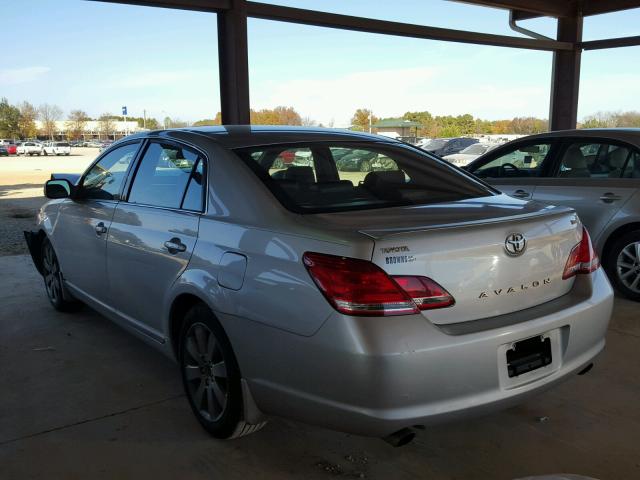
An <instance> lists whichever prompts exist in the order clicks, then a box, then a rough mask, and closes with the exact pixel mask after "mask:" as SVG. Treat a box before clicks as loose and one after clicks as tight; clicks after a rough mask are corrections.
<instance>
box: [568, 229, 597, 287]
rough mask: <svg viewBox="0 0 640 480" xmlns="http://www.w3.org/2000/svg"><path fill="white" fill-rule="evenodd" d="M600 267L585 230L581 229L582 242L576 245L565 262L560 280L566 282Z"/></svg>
mask: <svg viewBox="0 0 640 480" xmlns="http://www.w3.org/2000/svg"><path fill="white" fill-rule="evenodd" d="M599 267H600V258H599V257H598V254H597V253H596V252H595V250H594V249H593V245H592V244H591V238H590V237H589V232H587V229H586V228H584V227H582V240H580V243H578V244H577V245H576V246H575V247H573V250H571V253H570V254H569V259H568V260H567V265H566V266H565V267H564V273H563V274H562V279H563V280H567V279H568V278H571V277H573V276H575V275H577V274H579V273H591V272H593V271H595V270H597V269H598V268H599Z"/></svg>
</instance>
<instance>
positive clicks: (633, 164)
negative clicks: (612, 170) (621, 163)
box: [622, 152, 640, 178]
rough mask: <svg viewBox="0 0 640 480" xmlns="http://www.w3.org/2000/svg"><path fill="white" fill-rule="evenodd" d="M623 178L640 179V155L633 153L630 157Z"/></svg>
mask: <svg viewBox="0 0 640 480" xmlns="http://www.w3.org/2000/svg"><path fill="white" fill-rule="evenodd" d="M622 178H640V153H638V152H632V153H631V155H629V159H628V160H627V164H626V165H625V168H624V171H623V172H622Z"/></svg>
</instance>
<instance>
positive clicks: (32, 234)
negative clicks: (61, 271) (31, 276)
mask: <svg viewBox="0 0 640 480" xmlns="http://www.w3.org/2000/svg"><path fill="white" fill-rule="evenodd" d="M23 233H24V239H25V241H26V242H27V247H28V248H29V253H30V254H31V260H33V264H34V265H35V267H36V270H38V273H39V274H40V275H42V252H41V251H40V250H41V249H40V248H39V246H40V245H41V244H42V237H43V235H44V234H43V233H42V231H29V230H24V231H23Z"/></svg>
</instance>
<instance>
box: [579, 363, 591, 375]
mask: <svg viewBox="0 0 640 480" xmlns="http://www.w3.org/2000/svg"><path fill="white" fill-rule="evenodd" d="M592 368H593V362H592V363H590V364H589V365H587V366H586V367H584V368H583V369H582V370H580V371H579V372H578V375H585V374H587V373H589V372H590V371H591V369H592Z"/></svg>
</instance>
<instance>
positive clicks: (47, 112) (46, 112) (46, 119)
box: [38, 103, 62, 140]
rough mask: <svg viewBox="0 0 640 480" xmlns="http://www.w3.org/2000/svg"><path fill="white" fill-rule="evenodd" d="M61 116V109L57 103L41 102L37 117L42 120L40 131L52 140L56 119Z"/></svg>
mask: <svg viewBox="0 0 640 480" xmlns="http://www.w3.org/2000/svg"><path fill="white" fill-rule="evenodd" d="M60 117H62V109H61V108H60V107H58V106H57V105H49V104H48V103H43V104H42V105H40V106H39V107H38V118H39V120H40V121H41V122H42V133H44V134H45V135H46V136H47V137H49V138H50V139H51V140H53V135H54V134H55V133H56V120H60Z"/></svg>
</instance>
